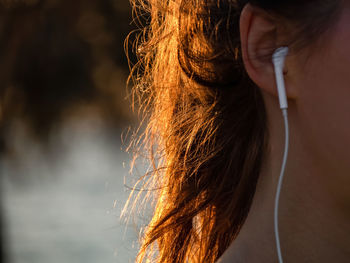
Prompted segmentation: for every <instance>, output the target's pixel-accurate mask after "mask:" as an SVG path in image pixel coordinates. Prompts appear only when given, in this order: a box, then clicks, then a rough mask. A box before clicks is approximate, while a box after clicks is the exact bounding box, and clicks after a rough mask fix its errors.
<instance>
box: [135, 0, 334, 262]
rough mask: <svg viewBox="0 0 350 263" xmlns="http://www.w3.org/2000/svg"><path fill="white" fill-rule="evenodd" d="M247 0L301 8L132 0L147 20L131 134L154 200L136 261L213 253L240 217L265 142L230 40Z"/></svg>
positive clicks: (199, 258) (260, 116)
mask: <svg viewBox="0 0 350 263" xmlns="http://www.w3.org/2000/svg"><path fill="white" fill-rule="evenodd" d="M248 2H252V3H253V4H256V5H258V4H259V6H260V7H262V8H265V9H269V10H272V7H274V9H273V10H272V11H273V12H276V13H277V12H278V11H279V9H278V8H277V7H279V8H280V9H281V10H282V7H283V8H285V7H286V6H287V4H289V5H290V6H294V7H295V8H300V7H301V4H300V3H299V4H298V5H296V4H295V3H294V2H295V1H284V2H283V1H279V2H281V3H279V4H278V5H276V4H275V5H271V2H276V1H248V0H244V1H235V0H226V1H225V0H201V1H198V0H167V1H162V0H139V1H133V2H132V3H133V4H134V10H136V11H142V12H144V11H146V13H142V12H141V13H140V12H137V14H139V15H143V18H144V19H145V21H146V24H147V26H146V27H145V29H144V31H143V34H142V35H141V36H140V38H139V39H138V40H139V42H138V44H137V47H138V49H137V50H138V55H139V59H140V60H139V62H138V64H137V65H136V66H135V67H134V69H133V72H132V75H131V77H132V79H133V80H134V82H135V87H134V95H137V96H135V98H139V99H140V102H141V109H142V111H141V112H142V113H143V114H144V115H143V116H144V120H145V121H146V122H147V126H146V129H145V132H144V133H143V136H141V137H139V140H140V139H141V138H143V142H144V143H143V145H144V146H145V149H146V150H147V152H148V156H149V158H150V161H151V164H152V167H153V168H152V171H150V172H149V173H147V174H146V175H145V176H144V177H142V180H144V182H145V184H144V189H149V190H150V191H149V195H150V196H152V197H153V200H154V201H155V206H154V211H153V217H152V220H151V221H150V223H149V225H148V226H147V227H146V229H145V231H143V233H142V241H141V242H142V245H141V249H140V251H139V255H138V258H137V262H140V263H141V262H145V261H147V262H151V261H152V262H153V261H154V262H167V263H183V262H200V263H202V262H206V263H210V262H215V261H216V260H217V259H218V258H220V256H221V255H222V254H223V253H224V251H225V250H226V249H227V247H228V246H229V245H230V244H231V243H232V241H233V240H234V239H235V237H236V236H237V234H238V233H239V230H240V228H241V227H242V225H243V223H244V221H245V219H246V217H247V214H248V212H249V209H250V206H251V203H252V199H253V196H254V193H255V188H256V185H257V180H258V177H259V173H260V170H261V166H262V164H263V161H264V157H265V154H266V147H267V142H268V130H267V115H266V111H265V106H264V101H263V98H262V95H261V92H260V90H259V88H258V87H257V86H256V85H255V84H254V83H253V82H252V81H251V80H250V79H249V77H248V75H247V73H246V71H245V69H244V66H243V62H242V55H241V49H240V38H239V35H240V34H239V18H240V13H241V10H242V8H243V7H244V5H245V4H247V3H248ZM277 2H278V1H277ZM287 2H288V3H287ZM309 2H315V1H309ZM323 2H329V3H331V2H332V4H329V5H328V7H327V8H328V9H327V10H328V11H329V6H331V5H334V3H335V2H336V1H323ZM264 4H265V5H264ZM325 9H326V8H324V9H323V10H325ZM288 10H289V11H290V13H292V10H291V9H288ZM280 13H281V12H280ZM294 16H296V13H294ZM285 17H288V14H285ZM299 20H300V19H299ZM318 24H319V23H318ZM134 142H135V141H134ZM151 189H152V190H151ZM135 204H136V205H137V203H135Z"/></svg>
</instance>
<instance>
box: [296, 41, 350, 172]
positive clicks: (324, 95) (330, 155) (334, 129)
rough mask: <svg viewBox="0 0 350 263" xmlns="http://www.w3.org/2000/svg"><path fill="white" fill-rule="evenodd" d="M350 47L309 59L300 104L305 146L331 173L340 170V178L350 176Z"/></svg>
mask: <svg viewBox="0 0 350 263" xmlns="http://www.w3.org/2000/svg"><path fill="white" fill-rule="evenodd" d="M349 40H350V39H349ZM343 43H344V42H343ZM348 43H350V41H349V42H348ZM349 47H350V45H344V49H343V50H342V49H341V47H339V45H338V47H337V48H338V49H334V48H336V47H333V49H328V50H330V51H327V52H326V53H323V54H316V55H313V57H310V63H308V65H307V66H306V67H305V72H304V74H303V77H302V78H301V79H300V82H299V87H300V90H299V91H300V93H299V99H298V102H297V104H298V112H299V114H300V115H299V117H300V126H301V127H300V128H301V129H302V132H303V137H305V142H307V143H309V144H310V146H312V148H313V150H314V154H315V156H318V159H319V161H321V162H322V163H323V164H327V165H328V167H329V169H330V172H331V171H332V172H333V173H334V172H336V170H338V172H339V174H340V173H342V174H343V173H344V172H345V173H349V172H350V161H349V156H350V48H349ZM304 135H305V136H304ZM335 169H336V170H335Z"/></svg>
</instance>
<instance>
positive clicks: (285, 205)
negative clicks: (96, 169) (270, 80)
mask: <svg viewBox="0 0 350 263" xmlns="http://www.w3.org/2000/svg"><path fill="white" fill-rule="evenodd" d="M265 99H267V100H268V99H269V98H268V97H267V98H265ZM268 113H269V114H268V116H269V117H270V120H272V121H270V123H269V132H270V142H269V150H268V153H267V155H266V162H265V163H264V167H263V169H262V172H261V174H260V177H259V181H258V185H257V190H256V193H255V196H254V200H253V203H252V206H251V210H250V212H249V214H248V217H247V219H246V221H245V223H244V226H243V227H242V229H241V231H240V233H239V235H238V237H237V239H236V240H235V241H234V242H233V243H232V245H231V246H230V247H229V248H228V249H227V251H226V252H225V254H224V255H223V257H222V258H221V259H220V261H219V262H221V263H228V262H235V263H243V262H251V263H255V262H259V263H261V262H267V263H269V262H278V258H277V250H276V241H275V235H274V202H275V194H276V189H277V182H278V178H279V175H280V169H281V164H282V158H283V150H284V136H285V135H284V126H283V125H284V124H283V117H282V114H281V111H280V110H279V108H278V105H275V106H274V108H270V109H268ZM288 115H289V124H290V125H289V126H290V145H289V153H288V160H287V165H286V169H285V176H284V180H283V184H282V190H281V196H280V201H279V214H278V218H279V235H280V244H281V251H282V257H283V261H284V262H300V263H304V262H305V263H306V262H308V263H310V262H311V263H312V262H318V263H323V262H344V263H345V262H349V258H350V245H349V244H350V215H349V202H345V201H344V194H343V192H342V190H341V188H343V189H344V188H346V187H347V185H346V187H344V186H343V187H341V185H339V184H336V183H334V182H333V181H334V180H335V178H346V177H347V176H345V177H344V175H340V174H339V176H337V175H335V173H341V171H340V170H339V169H338V170H337V168H336V167H333V166H332V165H331V164H329V163H327V161H326V160H322V159H321V158H320V157H318V156H317V155H316V154H315V153H313V152H312V147H311V146H310V145H308V144H307V142H305V139H304V137H303V136H302V135H303V133H302V129H301V128H300V125H298V122H297V121H296V119H297V118H296V117H295V116H297V111H296V107H291V109H290V110H289V111H288ZM344 190H345V189H344ZM347 192H348V191H347Z"/></svg>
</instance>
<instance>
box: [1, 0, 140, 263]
mask: <svg viewBox="0 0 350 263" xmlns="http://www.w3.org/2000/svg"><path fill="white" fill-rule="evenodd" d="M131 13H132V12H131V7H130V4H129V2H128V0H74V1H70V0H0V83H1V84H0V182H1V185H0V186H1V206H0V209H1V214H0V235H1V251H0V257H1V259H2V262H7V263H29V262H33V263H34V262H35V263H44V262H45V263H55V262H60V263H62V262H76V263H79V262H84V263H89V262H94V263H96V262H105V263H106V262H107V263H108V262H123V263H126V262H133V261H134V258H135V256H136V251H137V247H138V242H137V241H138V231H139V229H138V226H137V225H135V223H133V222H131V221H132V220H130V221H127V220H121V219H120V214H121V210H122V208H123V206H124V204H125V202H126V200H127V197H128V195H129V194H130V189H129V188H128V186H132V185H133V183H134V179H135V180H136V179H137V177H138V174H134V175H132V176H131V175H130V174H129V164H130V159H131V156H130V155H129V154H128V153H127V152H126V148H127V146H128V138H130V136H129V135H130V134H132V131H133V129H135V127H137V125H138V121H137V116H135V115H136V114H135V113H133V112H132V111H131V106H130V101H131V100H130V98H128V94H129V90H128V89H129V88H128V87H127V85H126V80H127V77H128V74H129V67H128V61H127V59H126V55H125V52H124V40H125V38H126V37H127V35H128V33H130V32H131V31H132V30H134V29H135V27H136V26H135V25H134V24H133V23H131V22H132V17H131ZM130 59H131V61H135V58H134V57H133V55H132V54H131V57H130ZM141 170H142V169H141ZM139 173H140V174H139V175H141V174H142V171H139ZM132 177H134V179H133V178H132Z"/></svg>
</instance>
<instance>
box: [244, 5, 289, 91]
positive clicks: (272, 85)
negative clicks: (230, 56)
mask: <svg viewBox="0 0 350 263" xmlns="http://www.w3.org/2000/svg"><path fill="white" fill-rule="evenodd" d="M240 36H241V49H242V58H243V62H244V66H245V68H246V71H247V73H248V75H249V77H250V78H251V79H252V81H253V82H254V83H255V84H256V85H257V86H259V87H260V88H261V89H263V90H264V91H265V92H268V93H270V94H272V95H273V96H276V97H278V93H277V87H276V81H275V73H274V66H273V63H272V54H273V53H274V51H275V50H276V49H277V48H278V46H277V28H276V23H275V21H274V20H273V18H272V17H271V16H269V15H268V14H266V12H265V11H263V10H261V9H259V8H257V7H254V6H252V5H251V4H247V5H246V6H245V7H244V8H243V10H242V13H241V17H240ZM287 93H288V92H287ZM288 95H290V94H287V96H288Z"/></svg>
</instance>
